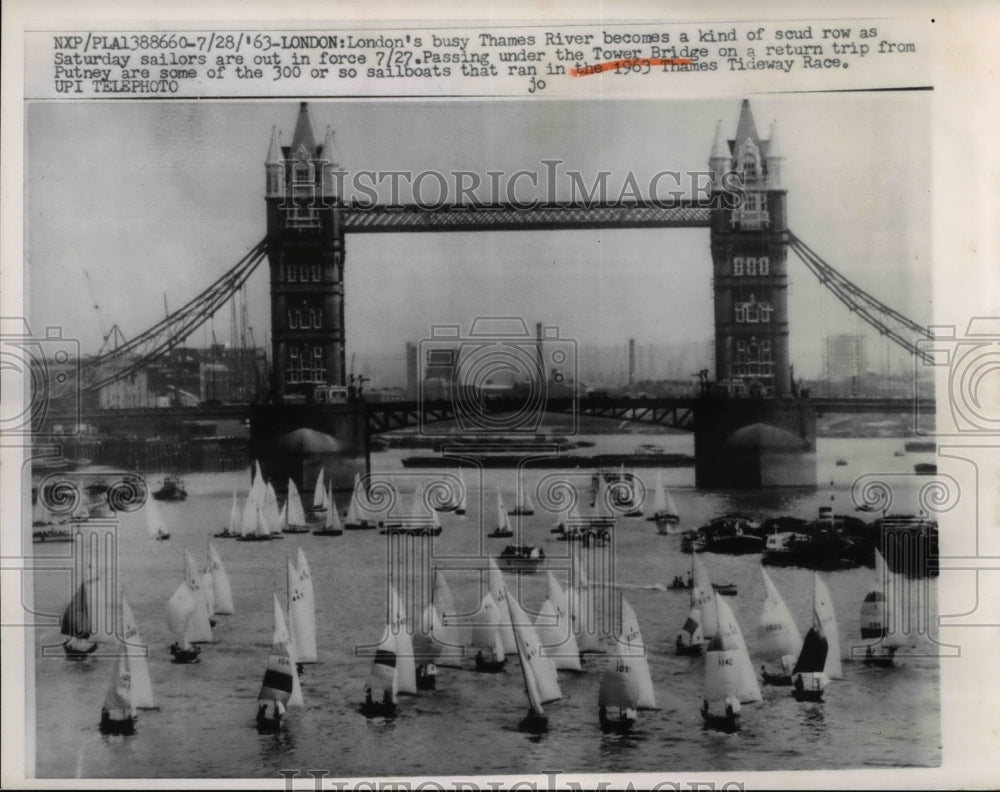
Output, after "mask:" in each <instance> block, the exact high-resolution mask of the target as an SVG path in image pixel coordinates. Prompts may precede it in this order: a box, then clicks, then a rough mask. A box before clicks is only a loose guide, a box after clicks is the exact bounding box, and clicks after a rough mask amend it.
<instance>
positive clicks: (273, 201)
mask: <svg viewBox="0 0 1000 792" xmlns="http://www.w3.org/2000/svg"><path fill="white" fill-rule="evenodd" d="M332 142H333V133H332V132H331V131H329V130H328V131H327V135H326V138H325V140H324V142H323V143H322V144H320V145H317V144H316V138H315V137H314V135H313V123H312V118H311V117H310V113H309V105H308V103H307V102H302V103H301V104H300V105H299V113H298V117H297V118H296V121H295V130H294V132H293V133H292V140H291V144H290V145H288V146H282V145H281V142H280V136H279V135H278V133H277V131H276V130H275V131H272V134H271V144H270V147H269V150H268V154H267V158H266V160H265V164H264V167H265V172H266V176H267V182H266V192H265V200H266V202H267V251H268V263H269V265H270V274H271V345H272V348H271V360H272V373H271V392H272V395H273V397H274V398H275V400H276V401H279V402H280V401H284V400H285V399H287V398H288V397H290V396H291V397H294V398H296V399H301V398H304V399H305V400H306V401H313V399H314V397H315V396H316V388H317V386H324V385H337V386H343V385H345V384H346V382H345V379H344V378H345V368H346V367H345V359H344V358H345V353H344V223H343V211H344V209H343V207H342V206H341V205H340V203H339V197H338V195H337V190H336V183H335V179H334V178H333V171H332V168H333V167H334V164H333V162H332V154H333V153H332V152H331V151H329V150H328V149H330V148H331V147H332Z"/></svg>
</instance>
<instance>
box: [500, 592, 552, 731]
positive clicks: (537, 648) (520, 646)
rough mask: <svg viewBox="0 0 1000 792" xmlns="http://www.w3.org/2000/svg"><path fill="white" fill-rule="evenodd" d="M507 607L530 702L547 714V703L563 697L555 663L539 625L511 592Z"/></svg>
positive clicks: (540, 712) (536, 709)
mask: <svg viewBox="0 0 1000 792" xmlns="http://www.w3.org/2000/svg"><path fill="white" fill-rule="evenodd" d="M507 609H508V614H507V615H508V618H509V619H510V622H511V626H512V627H513V631H514V638H515V641H516V643H517V656H518V658H519V659H520V661H521V671H522V672H523V674H524V687H525V691H526V692H527V694H528V702H529V703H530V705H531V709H532V710H533V711H534V712H535V714H536V715H543V714H544V711H543V710H542V707H543V706H544V705H545V704H550V703H551V702H553V701H558V700H559V699H561V698H562V691H561V690H560V689H559V680H558V679H557V678H556V666H555V663H553V662H552V658H551V657H548V656H547V655H546V654H545V651H544V650H543V649H542V644H541V641H539V640H538V635H537V634H536V633H535V628H534V627H533V626H532V624H531V621H530V620H529V619H528V617H527V615H525V613H524V611H523V610H522V609H521V605H520V603H519V602H518V601H517V598H516V597H514V596H513V595H510V594H508V596H507Z"/></svg>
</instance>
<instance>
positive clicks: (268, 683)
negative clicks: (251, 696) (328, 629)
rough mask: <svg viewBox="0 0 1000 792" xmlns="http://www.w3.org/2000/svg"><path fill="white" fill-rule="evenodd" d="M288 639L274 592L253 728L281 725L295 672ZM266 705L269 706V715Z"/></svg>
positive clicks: (265, 729)
mask: <svg viewBox="0 0 1000 792" xmlns="http://www.w3.org/2000/svg"><path fill="white" fill-rule="evenodd" d="M290 643H291V639H290V638H289V635H288V628H287V627H286V626H285V616H284V614H283V613H282V612H281V603H279V602H278V595H277V594H275V595H274V633H273V635H272V638H271V652H270V654H269V655H268V657H267V665H266V666H265V669H264V681H263V682H262V683H261V686H260V693H258V694H257V729H258V731H261V732H277V731H280V730H281V729H282V728H283V727H284V715H285V705H286V704H289V701H290V699H291V698H292V691H293V690H294V689H295V687H296V684H295V682H296V680H297V678H298V674H297V673H296V670H295V662H294V659H293V657H292V655H291V651H290ZM268 706H270V707H271V710H270V715H269V714H268Z"/></svg>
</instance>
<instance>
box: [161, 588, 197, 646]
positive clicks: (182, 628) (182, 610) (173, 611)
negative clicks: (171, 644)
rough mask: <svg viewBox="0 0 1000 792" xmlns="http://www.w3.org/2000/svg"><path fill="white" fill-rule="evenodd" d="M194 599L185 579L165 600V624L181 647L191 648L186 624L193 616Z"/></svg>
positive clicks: (187, 624)
mask: <svg viewBox="0 0 1000 792" xmlns="http://www.w3.org/2000/svg"><path fill="white" fill-rule="evenodd" d="M194 610H195V600H194V595H193V594H192V593H191V589H190V588H188V584H187V581H184V582H183V583H181V584H180V585H179V586H178V587H177V590H176V591H175V592H174V593H173V596H171V597H170V599H169V600H167V626H168V627H170V632H172V633H173V634H174V637H175V638H176V639H177V643H179V644H180V647H181V649H190V648H191V637H190V632H189V629H188V626H189V625H190V623H191V617H192V616H194Z"/></svg>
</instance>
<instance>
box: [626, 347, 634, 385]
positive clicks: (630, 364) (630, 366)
mask: <svg viewBox="0 0 1000 792" xmlns="http://www.w3.org/2000/svg"><path fill="white" fill-rule="evenodd" d="M628 384H629V387H634V386H635V339H634V338H630V339H629V340H628Z"/></svg>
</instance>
